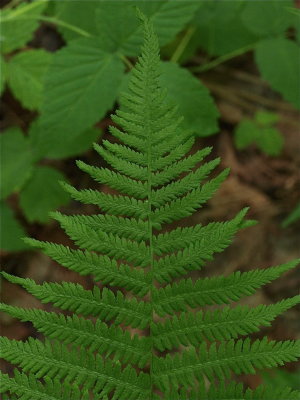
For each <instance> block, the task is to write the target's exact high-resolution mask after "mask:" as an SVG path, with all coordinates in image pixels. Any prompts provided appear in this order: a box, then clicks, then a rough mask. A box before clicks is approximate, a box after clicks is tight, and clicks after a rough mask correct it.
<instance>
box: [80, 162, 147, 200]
mask: <svg viewBox="0 0 300 400" xmlns="http://www.w3.org/2000/svg"><path fill="white" fill-rule="evenodd" d="M77 166H78V167H79V168H80V169H81V170H82V171H84V172H86V173H88V174H89V175H90V176H91V177H92V178H93V179H94V180H95V181H97V182H100V183H105V184H109V186H110V187H111V188H113V189H116V190H118V191H119V192H121V193H125V194H128V195H130V196H133V197H135V198H136V199H145V198H146V197H147V195H148V191H147V184H146V183H144V182H141V181H137V180H135V179H131V178H128V177H127V176H125V175H123V174H119V173H117V172H114V171H111V170H110V169H108V168H97V167H93V166H91V165H88V164H86V163H84V162H83V161H77Z"/></svg>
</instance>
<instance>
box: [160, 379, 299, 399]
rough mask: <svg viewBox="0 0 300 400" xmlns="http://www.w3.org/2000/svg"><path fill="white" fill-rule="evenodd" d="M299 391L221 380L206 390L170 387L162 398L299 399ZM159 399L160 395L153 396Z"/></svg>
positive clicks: (201, 388) (203, 388) (201, 386)
mask: <svg viewBox="0 0 300 400" xmlns="http://www.w3.org/2000/svg"><path fill="white" fill-rule="evenodd" d="M299 398H300V392H299V391H297V390H292V389H290V388H287V387H279V388H274V386H272V387H271V386H264V385H260V386H258V387H257V388H256V389H255V390H251V389H246V390H245V389H244V388H243V385H242V384H241V383H239V384H237V383H235V382H229V383H228V384H225V383H224V382H222V383H221V384H219V385H211V386H210V388H209V389H208V390H206V389H205V385H204V384H202V385H200V386H199V388H197V389H192V390H187V389H185V388H183V389H181V390H180V391H178V390H176V389H174V388H172V389H171V391H170V392H169V393H167V394H166V395H165V396H164V397H163V400H271V399H272V400H299ZM154 399H155V400H160V399H161V397H160V396H157V397H154Z"/></svg>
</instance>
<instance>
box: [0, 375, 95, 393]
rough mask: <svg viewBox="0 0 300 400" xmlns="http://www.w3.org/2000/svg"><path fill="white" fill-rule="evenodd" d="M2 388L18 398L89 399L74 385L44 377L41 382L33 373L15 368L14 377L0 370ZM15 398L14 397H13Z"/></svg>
mask: <svg viewBox="0 0 300 400" xmlns="http://www.w3.org/2000/svg"><path fill="white" fill-rule="evenodd" d="M0 381H1V384H2V388H3V389H4V390H5V391H9V392H10V393H11V394H12V395H13V394H15V395H17V396H18V399H19V400H70V399H72V400H89V399H90V397H89V393H88V391H87V390H86V391H85V392H83V391H82V390H80V388H79V387H78V386H76V385H72V386H71V385H70V384H68V383H67V382H64V384H62V383H60V382H59V381H58V380H55V381H53V380H52V379H49V378H47V377H46V378H45V383H44V384H42V383H41V382H40V381H38V380H36V378H35V376H34V375H28V376H27V375H26V374H21V373H20V372H19V371H18V370H15V374H14V378H10V377H9V376H8V375H6V374H2V373H1V372H0ZM14 398H15V397H14ZM10 399H12V397H10Z"/></svg>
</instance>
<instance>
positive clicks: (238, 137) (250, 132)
mask: <svg viewBox="0 0 300 400" xmlns="http://www.w3.org/2000/svg"><path fill="white" fill-rule="evenodd" d="M258 134H259V131H258V127H257V125H256V124H255V123H254V122H253V121H250V120H248V119H244V120H242V121H241V122H240V123H239V124H238V126H237V127H236V129H235V132H234V143H235V146H236V148H237V149H238V150H242V149H244V148H245V147H247V146H249V145H250V144H252V143H254V142H255V140H256V137H257V136H258Z"/></svg>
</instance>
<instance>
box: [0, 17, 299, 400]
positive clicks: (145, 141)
mask: <svg viewBox="0 0 300 400" xmlns="http://www.w3.org/2000/svg"><path fill="white" fill-rule="evenodd" d="M140 18H141V19H142V20H143V24H144V32H145V40H144V46H143V48H142V56H141V57H139V60H138V63H137V64H136V67H135V68H134V69H133V72H132V76H131V80H130V82H129V85H128V92H127V93H124V94H123V98H122V104H123V106H124V108H123V109H122V110H121V111H120V110H118V111H116V114H115V115H113V116H112V119H113V120H114V122H115V123H116V125H117V126H113V127H111V128H110V131H111V133H112V135H114V136H115V137H116V138H117V139H119V140H120V142H121V143H119V142H116V143H114V144H111V143H109V141H103V143H102V145H101V146H99V145H96V146H95V149H96V150H97V152H98V153H99V154H100V155H102V156H103V157H104V159H105V160H106V161H108V163H109V164H110V165H111V166H112V167H113V170H111V169H109V168H99V167H94V166H90V165H87V164H85V163H84V162H82V161H79V162H78V166H79V168H80V169H82V170H83V171H85V172H87V173H88V174H89V175H91V176H92V178H94V179H95V180H96V181H98V182H101V183H105V184H108V185H110V186H111V187H112V188H114V189H115V190H117V191H118V192H119V193H120V194H115V195H110V194H106V193H101V192H100V191H98V190H89V189H84V190H77V189H75V188H73V187H72V186H70V185H68V184H65V185H64V187H65V188H66V190H67V191H68V192H69V193H70V194H71V196H72V197H74V199H77V200H80V201H82V202H84V203H92V204H97V205H98V206H99V208H100V209H101V214H99V215H92V216H80V215H78V216H76V215H72V216H66V215H62V214H60V213H55V214H53V216H54V218H55V219H56V220H57V221H58V222H59V223H60V224H61V226H62V228H63V229H64V230H65V231H66V233H67V234H68V235H69V236H70V238H71V239H72V240H73V241H74V243H75V244H76V245H77V246H78V247H79V248H80V249H82V250H80V249H70V248H68V247H65V246H63V245H59V244H54V243H48V242H40V241H37V240H34V239H27V243H30V244H32V245H34V246H36V247H39V248H42V249H43V250H44V251H45V253H46V254H48V255H49V256H51V257H52V258H53V259H54V260H56V261H58V262H60V263H61V264H62V265H63V266H64V267H66V268H69V269H70V270H73V271H76V272H78V273H79V274H81V275H87V274H90V275H92V277H93V279H94V280H95V281H96V282H101V283H102V284H108V285H109V287H102V286H98V285H97V284H95V285H94V286H93V288H92V289H88V288H84V287H83V286H81V285H79V284H74V283H70V282H61V283H53V282H45V283H43V284H41V285H40V284H37V283H35V282H34V281H33V280H31V279H23V278H18V277H14V276H12V275H9V274H7V273H4V274H3V275H4V276H5V278H6V279H8V280H9V281H10V282H12V283H16V284H19V285H21V286H22V287H23V288H24V289H26V290H27V291H28V292H29V293H31V294H32V295H34V296H35V297H36V298H38V299H40V300H41V301H42V302H43V303H52V304H53V305H54V306H55V307H56V308H59V309H61V310H65V311H67V313H62V312H61V313H57V312H46V311H43V310H31V309H23V308H20V307H14V306H8V305H5V304H2V305H1V308H0V309H1V311H4V312H7V313H9V314H10V315H12V316H13V317H16V318H18V319H20V320H22V321H30V322H32V323H33V325H34V326H35V328H36V329H37V330H38V331H40V332H41V333H43V334H44V336H45V337H46V339H45V341H44V342H42V341H40V340H37V339H33V338H30V339H29V340H27V341H26V342H22V341H15V340H9V339H7V338H5V337H2V338H1V339H0V345H1V346H0V347H1V356H2V357H3V358H4V359H6V360H8V361H9V362H11V363H13V364H15V365H17V366H18V367H19V368H22V370H23V372H22V374H20V372H18V371H16V372H15V376H14V377H13V378H9V377H8V376H7V375H4V377H3V383H2V386H3V387H2V391H4V392H6V391H8V392H10V393H11V394H12V395H13V394H17V396H19V398H21V399H23V400H29V399H30V400H40V399H45V398H47V400H48V399H51V400H57V399H66V396H69V398H72V399H73V398H74V399H78V400H79V399H84V400H87V398H89V399H94V400H96V399H97V400H98V399H99V400H100V399H103V400H107V399H108V398H109V399H112V400H121V399H122V400H123V399H124V400H125V399H126V400H154V399H159V398H164V399H170V400H171V399H172V400H174V399H178V400H179V399H180V400H182V399H199V400H200V399H211V400H212V399H213V400H217V399H223V400H225V399H235V400H238V399H239V400H240V399H242V398H243V399H247V400H251V399H252V400H254V399H256V400H257V399H258V398H259V399H267V397H266V396H267V395H268V396H269V399H270V398H272V399H278V400H279V399H280V400H282V399H283V398H284V397H287V398H289V399H296V398H299V392H295V391H292V390H290V389H289V388H281V387H280V388H278V389H277V388H276V387H271V388H269V387H266V388H265V387H264V386H260V387H258V388H257V389H256V390H254V391H252V390H249V389H248V390H245V389H244V388H243V387H242V386H241V385H237V384H235V383H234V381H233V379H232V373H235V374H243V373H255V372H256V369H265V368H271V367H275V366H278V365H283V364H284V363H285V362H290V361H295V360H296V359H297V358H298V357H300V342H299V341H285V342H275V341H268V338H267V337H264V338H262V339H259V340H255V341H252V340H251V338H250V334H251V333H253V332H257V331H258V330H259V327H260V326H269V325H270V323H271V321H272V320H273V319H274V318H276V317H277V315H279V314H281V313H282V312H283V311H285V310H287V309H289V308H290V307H292V306H293V305H295V304H297V303H299V301H300V297H299V296H295V297H292V298H290V299H286V300H282V301H280V302H278V303H276V304H274V305H268V306H264V305H260V306H258V307H255V308H251V307H247V306H234V305H232V307H225V308H219V309H217V310H214V311H211V310H209V309H207V307H206V306H208V305H224V304H231V303H232V302H235V301H237V300H239V299H240V298H242V297H244V296H248V295H251V294H253V293H255V291H256V290H257V289H258V288H260V287H261V286H263V285H264V284H266V283H268V282H270V281H272V280H274V279H276V278H277V277H279V276H280V275H281V274H282V273H284V272H285V271H288V270H289V269H291V268H293V267H295V266H296V265H297V264H298V262H299V260H295V261H290V262H288V263H286V264H283V265H280V266H277V267H273V268H268V269H264V270H263V269H259V270H253V271H249V272H244V273H240V272H235V273H234V274H232V275H229V276H227V277H222V276H221V277H212V278H204V279H202V278H199V279H197V280H196V281H195V282H193V281H192V280H191V279H190V278H188V277H187V273H188V272H189V271H192V270H199V269H201V268H202V267H203V266H204V264H205V263H206V261H208V260H211V259H212V257H213V255H214V253H218V252H221V251H222V250H224V249H225V248H226V247H227V246H228V245H229V244H230V242H231V241H232V239H233V237H234V235H235V234H236V233H237V232H238V230H239V229H241V228H243V227H245V226H247V225H249V223H247V222H246V221H245V215H246V213H247V209H244V210H242V211H241V212H239V213H238V214H237V215H236V216H235V217H234V218H233V219H232V220H229V221H225V222H215V223H211V224H208V225H203V226H202V225H195V226H191V227H187V228H182V227H178V228H173V229H171V230H170V229H169V230H166V231H162V229H163V225H164V224H165V223H170V222H173V221H178V220H180V219H181V218H183V217H186V216H190V215H192V214H193V213H194V212H195V211H196V210H197V209H198V208H200V207H201V206H202V205H204V204H205V203H206V202H207V201H208V200H209V199H210V198H211V197H212V196H213V194H214V192H215V191H216V190H217V189H218V187H219V186H220V184H221V183H222V182H223V180H224V179H225V178H226V176H227V174H228V171H227V170H225V171H223V172H221V173H219V174H217V173H216V174H215V175H214V176H215V177H213V178H209V176H210V173H211V172H212V171H213V170H214V169H215V168H216V167H217V166H218V164H219V160H218V159H217V160H212V161H209V162H205V161H204V160H205V157H206V156H208V155H209V153H210V151H211V149H210V148H205V149H203V150H198V151H196V152H191V154H190V155H187V154H188V152H189V151H190V150H191V149H192V145H193V140H192V139H191V136H190V134H189V133H186V132H185V130H184V128H182V125H181V124H182V122H181V118H178V117H177V113H176V108H175V107H174V106H173V105H170V104H169V103H168V102H167V101H166V92H165V91H164V90H162V89H161V87H160V76H159V65H160V60H159V46H158V39H157V37H156V36H155V34H154V32H153V27H152V24H151V23H149V21H148V20H147V19H146V18H145V17H144V16H143V14H141V15H140ZM199 164H200V165H199ZM174 278H177V281H176V282H174ZM178 278H179V279H178ZM198 306H201V307H203V309H201V310H199V309H198ZM191 308H195V309H196V310H195V311H196V313H194V312H193V310H191ZM177 312H178V313H177ZM166 315H169V317H167V318H165V316H166ZM133 328H134V329H137V330H135V331H132V329H133ZM242 336H244V337H242ZM241 337H242V338H241ZM182 345H183V346H184V349H182ZM165 350H167V351H166V353H162V351H165ZM169 350H172V354H171V353H169ZM141 368H143V370H142V371H141ZM215 378H218V381H216V380H215ZM229 378H230V380H231V381H232V382H231V383H229V384H227V383H226V380H228V379H229ZM204 379H206V380H207V381H208V383H210V385H205V381H204ZM71 390H73V393H74V394H73V393H72V392H71ZM157 390H160V391H161V392H162V396H159V395H158V393H157ZM49 393H51V394H50V395H49ZM66 393H67V394H66ZM49 396H50V397H49Z"/></svg>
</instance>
